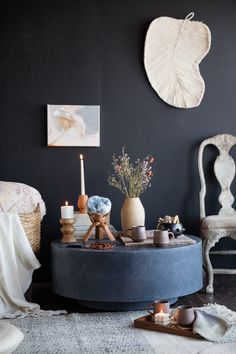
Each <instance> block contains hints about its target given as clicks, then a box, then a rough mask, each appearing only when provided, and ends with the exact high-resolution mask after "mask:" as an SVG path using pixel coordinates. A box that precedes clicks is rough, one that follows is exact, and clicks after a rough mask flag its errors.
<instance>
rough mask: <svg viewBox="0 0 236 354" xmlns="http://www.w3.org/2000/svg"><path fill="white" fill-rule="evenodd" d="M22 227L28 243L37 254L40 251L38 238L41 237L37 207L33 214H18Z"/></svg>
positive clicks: (39, 216)
mask: <svg viewBox="0 0 236 354" xmlns="http://www.w3.org/2000/svg"><path fill="white" fill-rule="evenodd" d="M18 215H19V218H20V221H21V223H22V226H23V228H24V230H25V233H26V236H27V237H28V240H29V243H30V245H31V247H32V249H33V251H34V253H36V254H37V253H38V252H39V250H40V238H41V237H40V236H41V214H40V209H39V206H38V207H37V209H36V210H35V211H34V212H33V213H24V214H23V213H22V214H18Z"/></svg>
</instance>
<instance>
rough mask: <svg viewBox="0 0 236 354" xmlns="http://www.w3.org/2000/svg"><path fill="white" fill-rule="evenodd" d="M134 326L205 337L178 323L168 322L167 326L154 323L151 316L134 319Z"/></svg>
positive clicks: (187, 335) (178, 334)
mask: <svg viewBox="0 0 236 354" xmlns="http://www.w3.org/2000/svg"><path fill="white" fill-rule="evenodd" d="M134 327H137V328H142V329H150V330H152V331H158V332H164V333H170V334H176V335H177V336H185V337H191V338H197V339H203V338H202V337H201V336H200V335H199V334H196V333H193V332H192V330H191V329H184V328H180V327H178V326H177V325H173V324H168V325H167V326H162V325H160V324H157V323H154V322H153V321H152V320H151V316H150V315H147V316H143V317H139V318H137V319H136V320H134Z"/></svg>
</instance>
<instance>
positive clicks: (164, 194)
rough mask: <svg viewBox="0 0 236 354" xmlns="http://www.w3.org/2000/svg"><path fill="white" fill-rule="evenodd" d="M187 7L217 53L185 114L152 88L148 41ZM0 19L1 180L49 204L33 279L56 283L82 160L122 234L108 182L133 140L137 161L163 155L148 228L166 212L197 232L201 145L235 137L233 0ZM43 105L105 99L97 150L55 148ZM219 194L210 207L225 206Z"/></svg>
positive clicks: (99, 7)
mask: <svg viewBox="0 0 236 354" xmlns="http://www.w3.org/2000/svg"><path fill="white" fill-rule="evenodd" d="M191 11H194V12H195V20H199V21H203V22H204V23H206V24H207V25H208V26H209V28H210V30H211V33H212V48H211V50H210V52H209V54H208V55H207V57H206V58H205V59H204V60H203V62H202V64H201V66H200V70H201V73H202V76H203V78H204V80H205V83H206V92H205V95H204V98H203V101H202V103H201V105H200V106H199V107H198V108H195V109H188V110H183V109H177V108H174V107H171V106H168V105H166V104H165V103H164V102H163V101H161V99H160V98H159V97H158V96H157V94H156V93H155V92H154V91H153V89H152V88H151V86H150V84H149V83H148V80H147V77H146V74H145V71H144V67H143V44H144V38H145V33H146V30H147V28H148V25H149V24H150V22H151V21H152V20H153V19H154V18H156V17H159V16H170V17H174V18H184V17H185V16H186V15H187V14H188V13H189V12H191ZM0 23H1V54H0V55H1V61H0V71H1V73H0V78H1V79H0V87H1V96H0V100H1V104H0V124H1V129H0V144H1V152H0V154H1V177H0V178H1V180H8V181H18V182H22V183H26V184H29V185H31V186H34V187H35V188H37V189H38V190H39V191H40V192H41V194H42V196H43V199H44V200H45V202H46V206H47V215H46V217H45V218H44V221H43V228H42V250H41V254H40V261H41V263H42V269H41V270H40V271H38V273H37V274H36V278H37V279H47V278H49V277H50V242H51V241H52V240H53V239H55V238H58V237H60V236H61V235H60V231H59V228H60V226H59V223H58V219H59V217H60V212H59V206H60V205H61V204H62V203H63V202H64V200H65V199H68V200H70V201H71V202H73V203H74V205H76V200H77V196H78V194H79V189H80V170H79V162H78V155H79V154H80V153H83V154H84V155H85V158H86V161H85V170H86V171H85V172H86V187H87V192H88V194H89V195H94V194H99V195H103V196H107V197H109V198H110V199H111V200H112V203H113V209H112V223H113V224H114V225H115V226H116V227H117V228H118V229H119V228H120V216H119V213H120V208H121V205H122V201H123V196H122V195H121V194H120V193H119V191H116V190H115V189H113V188H112V187H110V186H108V184H107V182H106V177H107V171H108V170H109V169H110V162H111V155H112V153H114V152H115V153H119V151H120V150H121V147H122V146H123V145H125V146H126V149H127V151H128V152H129V154H130V155H131V156H132V157H133V158H134V159H135V158H137V157H144V156H146V155H147V154H152V155H153V156H155V157H156V165H155V177H154V178H153V183H152V188H151V189H150V190H148V191H147V192H145V194H143V196H142V198H141V199H142V202H143V204H144V206H145V209H146V224H147V226H148V227H149V228H153V227H155V225H156V221H157V218H158V216H163V215H165V214H170V215H173V214H179V215H180V217H181V219H182V221H183V223H184V225H185V227H186V229H187V231H188V232H189V233H195V234H197V233H198V223H199V202H198V192H199V187H200V186H199V178H198V172H197V152H198V146H199V143H200V142H201V141H202V140H203V139H205V138H206V137H209V136H212V135H214V134H217V133H223V132H227V133H231V134H236V123H235V112H236V99H235V87H236V69H235V63H236V47H235V38H236V3H235V1H234V0H228V1H227V2H222V1H205V0H198V1H197V0H188V1H187V0H186V1H170V0H165V1H157V0H140V1H136V0H127V1H125V2H122V1H117V0H113V1H108V0H101V1H96V0H79V1H75V0H74V1H73V0H69V1H66V2H65V1H21V2H17V1H9V2H7V5H6V6H5V10H4V11H1V21H0ZM47 103H51V104H100V105H101V147H100V148H62V147H61V148H60V147H58V148H48V147H47V146H46V122H47V118H46V104H47ZM214 152H215V151H214V150H213V149H212V150H210V153H209V154H208V155H207V158H208V159H209V160H210V161H211V159H212V155H213V153H214ZM232 189H233V190H234V191H235V189H236V187H235V185H233V188H232ZM215 190H218V188H217V186H215V185H214V187H213V188H211V194H210V199H211V200H210V201H211V211H214V210H216V207H217V206H218V203H217V199H214V198H213V197H212V195H213V192H214V191H215ZM232 262H233V261H232Z"/></svg>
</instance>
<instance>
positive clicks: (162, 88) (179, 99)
mask: <svg viewBox="0 0 236 354" xmlns="http://www.w3.org/2000/svg"><path fill="white" fill-rule="evenodd" d="M193 16H194V13H193V12H191V13H190V14H189V15H188V16H186V18H185V19H184V20H177V19H174V18H171V17H158V18H156V19H155V20H153V21H152V22H151V24H150V26H149V28H148V31H147V35H146V39H145V47H144V65H145V70H146V72H147V76H148V79H149V81H150V84H151V86H152V87H153V89H154V90H155V91H156V92H157V94H158V95H159V97H160V98H161V99H162V100H163V101H165V102H166V103H168V104H169V105H171V106H174V107H178V108H192V107H197V106H199V104H200V103H201V100H202V98H203V95H204V92H205V83H204V80H203V78H202V77H201V75H200V71H199V64H200V62H201V61H202V59H203V58H204V57H205V56H206V54H207V53H208V51H209V50H210V46H211V33H210V30H209V28H208V27H207V26H206V25H205V24H204V23H202V22H198V21H191V19H192V18H193Z"/></svg>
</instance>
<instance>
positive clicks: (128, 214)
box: [121, 198, 145, 235]
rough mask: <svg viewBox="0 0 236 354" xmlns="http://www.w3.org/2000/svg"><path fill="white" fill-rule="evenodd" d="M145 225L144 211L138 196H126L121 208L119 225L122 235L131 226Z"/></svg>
mask: <svg viewBox="0 0 236 354" xmlns="http://www.w3.org/2000/svg"><path fill="white" fill-rule="evenodd" d="M144 225H145V211H144V207H143V204H142V203H141V200H140V198H126V199H125V201H124V203H123V205H122V208H121V226H122V231H123V235H127V233H126V231H127V230H128V229H129V228H131V227H132V226H144Z"/></svg>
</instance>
